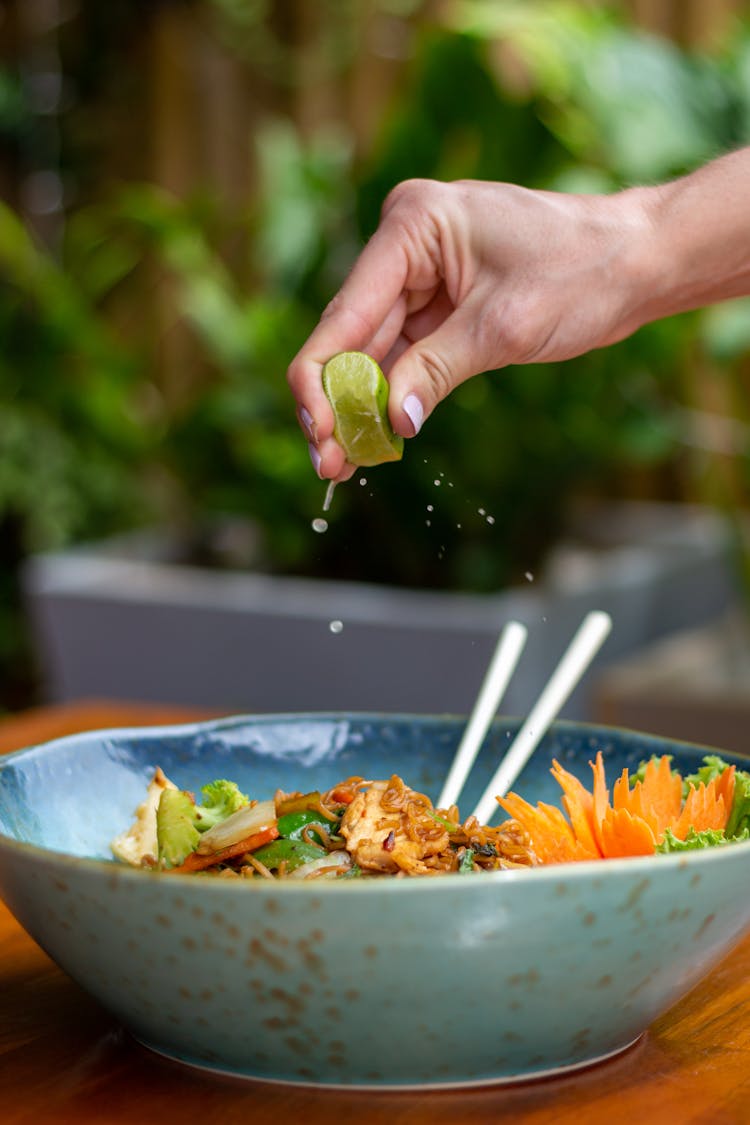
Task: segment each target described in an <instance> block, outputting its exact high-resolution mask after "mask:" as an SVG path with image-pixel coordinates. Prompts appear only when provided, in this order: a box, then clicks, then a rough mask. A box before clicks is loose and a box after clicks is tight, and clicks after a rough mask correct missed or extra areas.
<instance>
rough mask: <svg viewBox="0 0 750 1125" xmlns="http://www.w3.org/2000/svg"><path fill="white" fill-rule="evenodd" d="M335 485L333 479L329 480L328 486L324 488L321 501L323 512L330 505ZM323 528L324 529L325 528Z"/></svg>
mask: <svg viewBox="0 0 750 1125" xmlns="http://www.w3.org/2000/svg"><path fill="white" fill-rule="evenodd" d="M335 487H336V481H335V480H329V482H328V488H327V489H326V495H325V499H324V501H323V511H324V512H327V511H328V509H329V508H330V506H331V501H332V500H333V490H334V489H335ZM323 530H325V528H324V529H323Z"/></svg>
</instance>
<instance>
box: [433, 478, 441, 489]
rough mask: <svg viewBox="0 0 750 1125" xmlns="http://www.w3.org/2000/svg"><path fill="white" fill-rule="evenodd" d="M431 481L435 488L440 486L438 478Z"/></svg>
mask: <svg viewBox="0 0 750 1125" xmlns="http://www.w3.org/2000/svg"><path fill="white" fill-rule="evenodd" d="M432 483H433V484H434V485H435V488H440V481H439V480H434V481H433V482H432Z"/></svg>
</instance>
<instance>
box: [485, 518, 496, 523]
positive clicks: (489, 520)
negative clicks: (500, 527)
mask: <svg viewBox="0 0 750 1125" xmlns="http://www.w3.org/2000/svg"><path fill="white" fill-rule="evenodd" d="M494 522H495V517H494V516H487V523H494Z"/></svg>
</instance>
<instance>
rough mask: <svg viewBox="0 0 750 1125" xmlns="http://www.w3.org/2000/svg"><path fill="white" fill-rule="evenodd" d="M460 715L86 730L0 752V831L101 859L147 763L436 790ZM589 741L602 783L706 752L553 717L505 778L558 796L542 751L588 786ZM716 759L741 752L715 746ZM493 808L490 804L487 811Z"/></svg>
mask: <svg viewBox="0 0 750 1125" xmlns="http://www.w3.org/2000/svg"><path fill="white" fill-rule="evenodd" d="M519 725H520V724H519V721H518V720H507V719H500V720H498V721H497V722H496V723H495V724H494V726H493V728H492V731H491V733H490V735H489V737H488V738H487V740H486V742H485V745H484V747H483V749H482V751H481V753H480V755H479V758H478V759H477V763H476V765H475V768H474V770H473V771H472V776H471V778H470V780H469V783H467V785H466V786H465V789H464V793H463V796H462V798H461V801H460V811H461V813H462V815H463V816H467V815H468V814H469V813H470V812H471V811H472V809H473V807H474V805H475V803H476V801H477V800H478V798H479V797H480V795H481V793H482V791H483V788H484V786H485V784H486V783H487V781H488V780H489V778H490V777H491V775H492V773H493V772H494V769H495V768H496V766H497V763H498V761H499V760H500V757H501V755H502V754H503V753H504V752H505V750H506V749H507V747H508V746H509V744H510V742H511V741H512V738H513V736H514V735H515V733H516V732H517V730H518V727H519ZM464 726H465V720H463V719H460V718H449V717H447V718H438V717H427V716H407V715H404V716H384V715H346V716H344V715H337V714H312V715H311V714H307V715H268V716H253V717H233V718H229V719H224V720H220V721H218V722H208V723H201V724H193V725H188V726H181V727H155V728H141V729H134V730H119V731H117V730H112V731H97V732H89V733H84V734H80V735H74V736H70V737H67V738H63V739H59V740H57V741H56V742H53V743H48V744H46V745H44V746H40V747H34V748H31V749H28V750H24V751H20V752H18V753H15V754H11V755H9V756H8V757H7V758H5V759H2V760H0V832H1V833H4V834H5V835H7V836H10V837H12V838H15V839H17V840H20V841H24V842H28V843H32V844H35V845H38V846H42V847H45V848H48V849H50V850H53V851H56V852H64V853H67V854H71V855H75V856H88V857H92V858H99V859H110V858H111V853H110V847H109V845H110V840H111V839H112V837H113V836H114V835H116V834H117V833H118V832H120V831H122V830H123V829H124V828H125V827H127V825H128V824H130V823H131V821H132V817H133V812H134V810H135V808H136V806H137V805H138V804H139V803H140V802H141V801H142V799H143V796H144V793H145V788H146V785H147V783H148V781H149V780H150V777H151V774H152V773H153V770H154V768H155V767H156V766H161V767H162V769H163V770H164V771H165V773H166V774H167V776H169V777H170V778H171V779H172V780H173V781H174V782H175V783H176V784H177V785H179V786H180V788H186V789H190V790H192V791H195V792H198V791H199V790H200V787H201V786H202V785H204V784H205V783H206V782H208V781H210V780H212V779H214V778H216V777H227V778H229V779H231V780H233V781H236V782H237V783H238V784H239V786H240V788H241V789H242V790H243V791H244V792H246V793H248V794H249V795H250V796H251V797H254V798H257V799H259V800H260V799H263V798H267V797H271V796H272V795H273V793H274V792H275V791H276V789H279V788H281V789H284V790H286V791H290V790H296V789H299V790H303V791H304V790H310V789H325V788H327V787H329V786H331V785H333V784H334V783H335V782H337V781H339V780H341V779H343V778H345V777H348V776H350V775H361V776H363V777H368V778H387V777H389V776H390V775H391V774H392V773H398V774H400V775H401V776H402V777H403V778H404V780H405V781H406V782H407V784H409V785H411V786H412V787H413V788H415V789H417V790H419V791H421V792H424V793H427V794H428V796H430V797H431V798H432V799H433V800H434V799H436V797H437V795H438V793H439V791H440V788H441V784H442V781H443V779H444V777H445V775H446V773H447V771H448V769H449V767H450V763H451V760H452V757H453V754H454V753H455V750H456V748H457V746H458V743H459V741H460V738H461V735H462V733H463V730H464ZM598 750H601V751H602V753H603V755H604V759H605V765H606V770H607V778H608V781H609V782H610V784H611V782H612V781H614V779H615V777H616V776H617V774H619V772H620V771H621V770H622V768H623V767H625V766H627V767H628V768H629V769H630V770H633V769H634V768H636V767H637V765H638V763H639V762H640V761H642V760H643V759H644V758H647V757H649V756H650V755H651V754H662V753H668V754H671V755H673V758H674V764H675V766H676V767H678V768H680V769H682V770H685V771H688V770H693V769H694V768H695V767H696V766H697V765H698V764H699V763H700V761H701V758H702V756H703V754H704V753H707V752H708V751H707V749H706V748H704V747H698V746H691V745H689V744H685V743H677V742H673V741H671V740H669V739H664V738H656V737H652V736H648V735H645V734H640V733H636V732H630V731H622V730H614V729H611V728H607V727H597V726H590V725H583V724H576V723H565V722H561V723H557V724H555V725H554V726H553V728H552V729H551V730H550V732H549V733H548V734H547V736H546V737H545V739H544V740H543V741H542V743H541V745H540V746H539V748H538V749H537V751H536V752H535V754H534V756H533V757H532V759H531V761H530V762H529V763H528V764H527V766H526V768H525V769H524V771H523V773H522V774H521V776H520V777H519V779H518V780H517V782H516V784H515V785H514V786H513V788H514V790H515V791H516V792H518V793H520V794H521V795H522V796H524V797H526V798H527V799H528V800H531V801H533V802H535V801H538V800H544V801H549V802H551V803H553V804H559V800H560V790H559V787H558V786H557V784H556V782H555V781H554V780H553V779H552V777H551V776H550V772H549V770H550V766H551V764H552V760H553V758H557V759H558V760H559V761H561V762H562V764H563V765H564V766H565V767H566V768H567V769H569V770H571V772H573V773H575V774H576V775H577V776H578V777H580V778H581V780H583V781H584V782H585V783H586V784H587V785H590V781H591V771H590V768H589V764H588V763H589V762H590V761H591V760H592V759H593V758H594V756H595V754H596V752H597V751H598ZM724 757H725V758H726V760H727V761H736V762H738V763H739V764H742V759H741V758H737V757H736V756H732V755H730V754H725V755H724ZM503 815H504V814H502V812H500V811H499V812H498V816H497V817H496V818H495V819H496V820H499V819H502V817H503Z"/></svg>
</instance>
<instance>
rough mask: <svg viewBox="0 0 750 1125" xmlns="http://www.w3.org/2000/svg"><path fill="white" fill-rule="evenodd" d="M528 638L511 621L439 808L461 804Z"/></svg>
mask: <svg viewBox="0 0 750 1125" xmlns="http://www.w3.org/2000/svg"><path fill="white" fill-rule="evenodd" d="M526 636H527V629H526V626H525V625H521V624H520V622H518V621H509V622H508V623H507V625H506V626H505V628H504V629H503V631H502V633H501V634H500V638H499V640H498V642H497V645H496V646H495V651H494V653H493V656H492V659H491V660H490V663H489V666H488V668H487V671H486V673H485V677H484V680H483V681H482V686H481V688H480V689H479V695H478V696H477V699H476V702H475V704H474V709H473V711H472V713H471V718H470V719H469V722H468V724H467V727H466V730H465V731H464V734H463V738H462V739H461V742H460V745H459V747H458V750H457V751H456V755H455V757H454V759H453V764H452V765H451V768H450V770H449V772H448V776H447V777H446V779H445V781H444V782H443V789H442V792H441V793H440V796H439V797H438V802H437V808H439V809H447V808H450V806H451V805H452V804H453V803H454V802H455V801H457V800H458V796H459V794H460V792H461V790H462V789H463V786H464V782H465V781H466V778H467V777H468V776H469V771H470V770H471V767H472V766H473V765H474V761H475V760H476V756H477V754H478V753H479V750H480V748H481V746H482V743H483V742H484V739H485V736H486V734H487V731H488V729H489V726H490V724H491V722H492V720H493V719H494V717H495V715H496V714H497V709H498V707H499V706H500V700H501V699H502V697H503V695H504V694H505V689H506V688H507V686H508V683H509V681H510V678H511V676H512V675H513V672H514V671H515V667H516V664H517V663H518V658H519V657H520V655H521V652H522V651H523V646H524V645H525V644H526Z"/></svg>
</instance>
